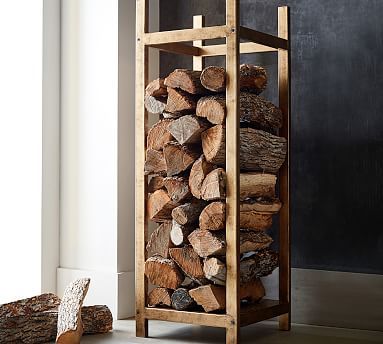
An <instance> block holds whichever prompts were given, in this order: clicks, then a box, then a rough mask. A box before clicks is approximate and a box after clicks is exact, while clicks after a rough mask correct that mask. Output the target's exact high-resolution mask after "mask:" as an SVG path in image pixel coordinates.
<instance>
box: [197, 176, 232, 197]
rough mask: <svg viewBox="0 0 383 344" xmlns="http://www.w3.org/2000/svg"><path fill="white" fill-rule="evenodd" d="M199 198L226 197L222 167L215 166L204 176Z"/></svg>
mask: <svg viewBox="0 0 383 344" xmlns="http://www.w3.org/2000/svg"><path fill="white" fill-rule="evenodd" d="M201 198H202V199H204V200H205V201H217V200H222V199H225V198H226V172H225V170H224V169H223V168H216V169H215V170H213V171H211V172H210V173H209V174H208V175H207V176H206V178H205V179H204V181H203V183H202V187H201Z"/></svg>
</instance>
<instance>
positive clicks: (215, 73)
mask: <svg viewBox="0 0 383 344" xmlns="http://www.w3.org/2000/svg"><path fill="white" fill-rule="evenodd" d="M200 79H201V84H202V85H203V86H204V87H205V88H207V89H208V90H210V91H214V92H224V91H225V87H226V71H225V69H224V68H222V67H216V66H209V67H206V68H205V69H204V70H203V71H202V73H201V77H200ZM239 84H240V88H241V90H247V91H249V92H254V93H256V94H259V93H261V92H262V91H263V90H265V89H266V86H267V74H266V70H265V69H264V68H262V67H259V66H255V65H252V64H242V65H241V66H240V71H239Z"/></svg>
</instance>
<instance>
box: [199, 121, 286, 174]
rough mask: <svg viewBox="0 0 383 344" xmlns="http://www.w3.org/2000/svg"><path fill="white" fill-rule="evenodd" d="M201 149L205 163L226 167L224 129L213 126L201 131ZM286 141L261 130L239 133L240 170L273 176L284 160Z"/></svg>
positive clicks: (241, 131)
mask: <svg viewBox="0 0 383 344" xmlns="http://www.w3.org/2000/svg"><path fill="white" fill-rule="evenodd" d="M201 137H202V148H203V152H204V155H205V157H206V160H207V161H209V162H211V163H214V164H217V165H224V164H225V149H226V148H225V138H226V133H225V127H224V126H222V125H216V126H214V127H212V128H210V129H207V130H206V131H204V132H203V133H202V135H201ZM286 148H287V146H286V139H285V138H283V137H279V136H275V135H272V134H270V133H267V132H265V131H262V130H256V129H252V128H241V129H240V168H241V170H244V171H263V172H269V173H276V172H277V171H278V170H279V168H280V167H281V166H282V164H283V162H284V161H285V157H286Z"/></svg>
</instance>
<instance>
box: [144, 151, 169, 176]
mask: <svg viewBox="0 0 383 344" xmlns="http://www.w3.org/2000/svg"><path fill="white" fill-rule="evenodd" d="M144 172H145V174H146V175H149V174H165V173H166V160H165V158H164V154H163V153H162V152H160V151H157V150H154V149H148V150H147V151H146V160H145V166H144Z"/></svg>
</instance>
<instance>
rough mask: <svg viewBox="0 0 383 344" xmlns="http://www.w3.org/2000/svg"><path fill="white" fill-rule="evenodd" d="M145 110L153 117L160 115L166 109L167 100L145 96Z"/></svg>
mask: <svg viewBox="0 0 383 344" xmlns="http://www.w3.org/2000/svg"><path fill="white" fill-rule="evenodd" d="M144 104H145V108H146V110H148V112H150V113H151V114H153V115H160V114H162V113H163V112H164V110H165V108H166V104H167V101H166V98H155V97H152V96H145V101H144Z"/></svg>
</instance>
